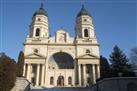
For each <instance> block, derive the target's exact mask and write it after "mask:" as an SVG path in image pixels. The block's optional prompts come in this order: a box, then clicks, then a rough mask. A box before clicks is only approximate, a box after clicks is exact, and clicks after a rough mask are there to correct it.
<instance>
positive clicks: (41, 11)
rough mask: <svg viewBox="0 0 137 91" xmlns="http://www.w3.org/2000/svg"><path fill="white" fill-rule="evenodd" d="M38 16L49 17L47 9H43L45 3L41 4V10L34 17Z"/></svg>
mask: <svg viewBox="0 0 137 91" xmlns="http://www.w3.org/2000/svg"><path fill="white" fill-rule="evenodd" d="M36 15H45V16H48V14H47V12H46V11H45V9H44V8H43V3H41V7H40V8H39V10H37V11H36V12H35V13H34V14H33V16H36Z"/></svg>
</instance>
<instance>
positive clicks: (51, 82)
mask: <svg viewBox="0 0 137 91" xmlns="http://www.w3.org/2000/svg"><path fill="white" fill-rule="evenodd" d="M53 83H54V78H53V77H50V85H53Z"/></svg>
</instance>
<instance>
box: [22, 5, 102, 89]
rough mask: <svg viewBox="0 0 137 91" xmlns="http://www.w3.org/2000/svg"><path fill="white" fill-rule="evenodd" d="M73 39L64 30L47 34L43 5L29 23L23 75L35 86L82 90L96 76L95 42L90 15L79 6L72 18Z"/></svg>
mask: <svg viewBox="0 0 137 91" xmlns="http://www.w3.org/2000/svg"><path fill="white" fill-rule="evenodd" d="M74 29H75V33H76V34H75V37H74V38H73V37H70V36H69V33H68V32H66V31H65V30H64V29H60V30H58V31H57V32H56V34H55V36H54V37H50V36H49V35H50V34H49V31H50V30H49V22H48V14H47V12H46V11H45V9H44V8H43V4H41V7H40V8H39V10H37V11H36V12H35V13H34V15H33V17H32V22H31V24H30V32H29V34H28V36H27V38H26V40H25V42H24V55H25V64H24V73H23V76H24V77H26V78H27V79H28V80H29V81H30V82H31V83H32V84H33V85H34V86H36V87H41V86H44V87H57V86H59V87H60V86H61V87H72V86H73V87H76V86H77V87H78V86H79V87H82V86H87V85H93V84H94V83H96V79H98V78H99V77H100V65H99V56H100V55H99V43H98V42H97V38H96V35H95V31H94V25H93V20H92V17H91V15H90V13H89V12H88V11H87V10H86V9H85V7H84V5H83V6H82V8H81V10H80V12H79V13H78V14H77V17H76V25H75V28H74Z"/></svg>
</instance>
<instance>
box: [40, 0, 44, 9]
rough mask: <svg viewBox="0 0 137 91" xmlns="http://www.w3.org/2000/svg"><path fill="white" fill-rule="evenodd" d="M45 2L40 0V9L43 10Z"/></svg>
mask: <svg viewBox="0 0 137 91" xmlns="http://www.w3.org/2000/svg"><path fill="white" fill-rule="evenodd" d="M44 2H45V0H41V6H40V8H41V9H43V7H44Z"/></svg>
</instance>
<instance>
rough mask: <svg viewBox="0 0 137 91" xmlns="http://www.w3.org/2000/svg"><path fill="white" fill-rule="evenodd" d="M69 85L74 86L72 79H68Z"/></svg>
mask: <svg viewBox="0 0 137 91" xmlns="http://www.w3.org/2000/svg"><path fill="white" fill-rule="evenodd" d="M68 84H69V85H72V77H68Z"/></svg>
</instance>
